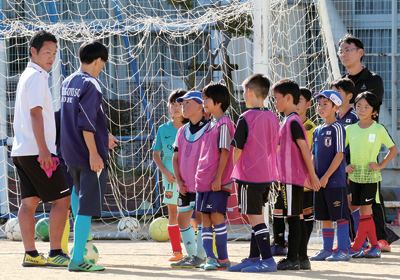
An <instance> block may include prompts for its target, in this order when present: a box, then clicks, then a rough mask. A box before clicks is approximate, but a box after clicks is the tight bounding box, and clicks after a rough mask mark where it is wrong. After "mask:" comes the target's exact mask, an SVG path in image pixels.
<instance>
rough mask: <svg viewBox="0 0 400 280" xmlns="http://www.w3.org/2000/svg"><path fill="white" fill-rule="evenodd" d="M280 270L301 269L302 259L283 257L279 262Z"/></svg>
mask: <svg viewBox="0 0 400 280" xmlns="http://www.w3.org/2000/svg"><path fill="white" fill-rule="evenodd" d="M278 270H300V261H299V260H297V261H295V262H292V261H290V260H288V259H281V260H280V261H279V262H278Z"/></svg>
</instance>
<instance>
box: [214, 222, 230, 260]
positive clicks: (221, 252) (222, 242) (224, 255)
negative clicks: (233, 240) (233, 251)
mask: <svg viewBox="0 0 400 280" xmlns="http://www.w3.org/2000/svg"><path fill="white" fill-rule="evenodd" d="M214 230H215V243H216V246H217V253H218V259H220V260H226V259H228V248H227V245H228V231H227V230H226V226H225V223H222V224H219V225H216V226H214Z"/></svg>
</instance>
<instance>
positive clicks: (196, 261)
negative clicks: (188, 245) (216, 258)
mask: <svg viewBox="0 0 400 280" xmlns="http://www.w3.org/2000/svg"><path fill="white" fill-rule="evenodd" d="M205 261H206V260H205V259H200V258H199V257H197V256H193V257H191V258H190V259H188V260H187V261H186V262H183V263H181V265H180V267H181V268H197V267H200V265H201V264H202V263H204V262H205Z"/></svg>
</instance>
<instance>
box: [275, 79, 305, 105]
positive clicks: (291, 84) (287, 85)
mask: <svg viewBox="0 0 400 280" xmlns="http://www.w3.org/2000/svg"><path fill="white" fill-rule="evenodd" d="M271 91H272V92H274V91H276V92H279V93H280V94H282V95H283V96H285V95H287V94H290V95H291V96H292V97H293V104H294V105H297V104H299V100H300V88H299V85H298V84H297V83H296V82H295V81H293V80H290V79H282V80H280V81H279V82H276V83H275V84H274V85H273V86H272V89H271Z"/></svg>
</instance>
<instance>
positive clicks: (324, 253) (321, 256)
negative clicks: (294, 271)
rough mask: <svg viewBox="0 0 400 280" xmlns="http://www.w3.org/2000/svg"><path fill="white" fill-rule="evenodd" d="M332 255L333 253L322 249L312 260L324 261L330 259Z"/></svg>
mask: <svg viewBox="0 0 400 280" xmlns="http://www.w3.org/2000/svg"><path fill="white" fill-rule="evenodd" d="M331 255H332V252H329V251H327V250H324V249H322V250H320V251H319V252H318V253H316V254H315V255H314V256H313V257H310V260H312V261H324V260H325V259H326V258H327V257H330V256H331Z"/></svg>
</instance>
